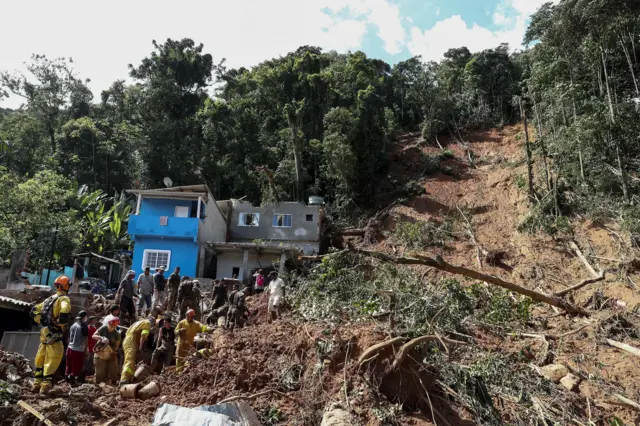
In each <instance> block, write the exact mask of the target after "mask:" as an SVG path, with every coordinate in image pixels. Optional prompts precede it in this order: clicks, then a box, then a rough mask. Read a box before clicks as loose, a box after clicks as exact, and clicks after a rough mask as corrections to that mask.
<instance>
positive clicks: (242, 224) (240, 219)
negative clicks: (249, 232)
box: [238, 212, 260, 228]
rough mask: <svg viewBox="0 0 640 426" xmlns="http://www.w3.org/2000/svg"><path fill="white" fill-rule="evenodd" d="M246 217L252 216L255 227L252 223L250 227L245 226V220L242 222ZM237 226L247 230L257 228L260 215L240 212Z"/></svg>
mask: <svg viewBox="0 0 640 426" xmlns="http://www.w3.org/2000/svg"><path fill="white" fill-rule="evenodd" d="M248 215H251V216H254V217H255V218H256V219H257V220H256V221H255V225H254V224H253V222H254V221H251V222H252V223H251V224H250V225H247V224H246V223H245V222H246V220H243V219H244V218H246V217H247V216H248ZM238 226H243V227H247V228H257V227H259V226H260V213H249V212H240V214H239V215H238Z"/></svg>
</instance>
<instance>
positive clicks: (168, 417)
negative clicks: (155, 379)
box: [151, 402, 260, 426]
mask: <svg viewBox="0 0 640 426" xmlns="http://www.w3.org/2000/svg"><path fill="white" fill-rule="evenodd" d="M178 425H180V426H201V425H202V426H260V421H259V420H258V417H257V416H256V414H255V412H254V411H253V409H252V408H251V407H250V406H249V405H248V404H246V403H244V402H240V403H233V404H218V405H204V406H201V407H196V408H186V407H180V406H179V405H171V404H162V405H161V406H160V408H158V410H157V411H156V414H155V416H154V417H153V423H152V425H151V426H178Z"/></svg>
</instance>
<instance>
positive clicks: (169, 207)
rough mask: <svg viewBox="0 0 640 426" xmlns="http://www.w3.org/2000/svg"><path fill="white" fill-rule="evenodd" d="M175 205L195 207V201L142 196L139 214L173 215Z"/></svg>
mask: <svg viewBox="0 0 640 426" xmlns="http://www.w3.org/2000/svg"><path fill="white" fill-rule="evenodd" d="M176 206H183V207H189V208H191V207H192V206H193V207H194V208H195V203H194V202H192V201H190V200H165V199H158V198H144V196H143V197H142V203H140V216H157V217H159V216H169V217H173V216H174V214H175V209H176Z"/></svg>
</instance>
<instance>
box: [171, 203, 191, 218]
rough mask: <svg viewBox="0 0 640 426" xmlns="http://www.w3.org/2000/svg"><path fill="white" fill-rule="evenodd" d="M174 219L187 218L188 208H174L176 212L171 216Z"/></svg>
mask: <svg viewBox="0 0 640 426" xmlns="http://www.w3.org/2000/svg"><path fill="white" fill-rule="evenodd" d="M173 215H174V216H175V217H189V207H187V206H176V210H175V212H174V214H173Z"/></svg>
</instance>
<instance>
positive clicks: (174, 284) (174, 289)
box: [167, 266, 180, 311]
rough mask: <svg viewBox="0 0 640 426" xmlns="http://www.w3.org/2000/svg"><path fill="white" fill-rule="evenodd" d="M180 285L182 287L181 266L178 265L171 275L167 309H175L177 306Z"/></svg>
mask: <svg viewBox="0 0 640 426" xmlns="http://www.w3.org/2000/svg"><path fill="white" fill-rule="evenodd" d="M178 287H180V267H179V266H176V269H175V270H174V271H173V273H172V274H171V275H169V298H168V302H167V310H168V311H173V309H174V308H175V307H176V301H177V300H178Z"/></svg>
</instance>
